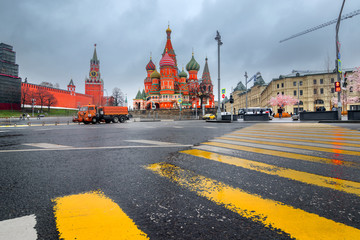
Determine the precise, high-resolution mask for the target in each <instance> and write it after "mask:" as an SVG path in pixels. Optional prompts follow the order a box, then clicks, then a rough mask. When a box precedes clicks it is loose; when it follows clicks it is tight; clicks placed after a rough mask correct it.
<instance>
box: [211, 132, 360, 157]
mask: <svg viewBox="0 0 360 240" xmlns="http://www.w3.org/2000/svg"><path fill="white" fill-rule="evenodd" d="M217 139H224V140H231V141H235V142H250V143H258V144H266V145H273V146H280V147H289V148H299V149H306V150H312V151H320V152H328V153H337V154H347V155H354V156H360V152H357V151H349V150H343V149H338V148H331V147H330V148H324V147H313V146H305V145H296V144H290V143H277V142H269V141H258V140H250V139H239V138H230V137H219V138H217Z"/></svg>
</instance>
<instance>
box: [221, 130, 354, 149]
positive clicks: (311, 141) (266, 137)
mask: <svg viewBox="0 0 360 240" xmlns="http://www.w3.org/2000/svg"><path fill="white" fill-rule="evenodd" d="M227 135H228V136H241V137H251V138H264V139H274V140H286V141H296V142H308V143H322V144H332V145H335V146H349V147H360V144H355V143H345V142H340V141H317V140H310V139H299V138H285V137H268V136H255V135H246V134H238V133H236V134H227ZM227 135H225V136H227Z"/></svg>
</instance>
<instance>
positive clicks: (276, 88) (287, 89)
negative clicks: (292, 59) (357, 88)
mask: <svg viewBox="0 0 360 240" xmlns="http://www.w3.org/2000/svg"><path fill="white" fill-rule="evenodd" d="M350 72H352V69H351V70H350V69H349V73H350ZM349 73H348V74H349ZM335 81H337V74H336V73H333V72H330V73H329V72H325V71H323V72H310V71H307V72H296V71H293V73H291V74H289V75H280V76H279V78H275V79H273V80H272V81H271V82H270V83H268V84H265V82H264V80H263V79H262V78H261V76H260V75H259V76H258V77H257V79H256V81H255V83H254V85H253V86H252V87H251V88H250V89H248V90H247V101H248V107H272V106H270V104H269V101H270V98H271V97H276V96H277V95H278V94H283V95H290V96H293V97H295V98H298V99H299V109H300V111H303V110H306V111H316V109H319V108H320V109H324V108H325V109H326V110H327V111H329V110H331V108H332V107H333V105H332V103H331V99H332V98H334V97H336V98H337V93H336V92H335V90H334V82H335ZM342 91H343V93H346V94H347V95H348V96H350V97H355V96H360V92H351V91H350V90H347V91H345V90H342ZM233 98H234V104H233V108H234V111H235V113H238V111H239V109H241V108H245V107H246V89H245V86H244V84H242V83H241V82H239V83H238V85H237V86H236V88H235V89H234V92H233ZM343 105H344V104H343ZM272 108H273V110H274V112H277V109H274V108H276V107H272ZM225 109H226V111H228V112H230V111H231V104H230V102H229V101H227V102H226V103H225ZM344 109H347V110H360V103H355V104H348V105H347V106H346V105H344ZM297 111H298V105H297V104H296V105H294V106H285V112H288V113H297Z"/></svg>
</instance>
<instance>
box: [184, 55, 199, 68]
mask: <svg viewBox="0 0 360 240" xmlns="http://www.w3.org/2000/svg"><path fill="white" fill-rule="evenodd" d="M199 69H200V65H199V64H198V63H197V62H196V60H195V58H194V53H193V54H192V57H191V60H190V62H189V63H188V64H186V70H187V71H188V72H189V71H192V70H196V71H199Z"/></svg>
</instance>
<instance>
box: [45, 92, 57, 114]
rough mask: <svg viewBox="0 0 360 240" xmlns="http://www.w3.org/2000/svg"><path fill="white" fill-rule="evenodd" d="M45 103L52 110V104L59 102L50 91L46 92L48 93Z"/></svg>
mask: <svg viewBox="0 0 360 240" xmlns="http://www.w3.org/2000/svg"><path fill="white" fill-rule="evenodd" d="M45 103H46V105H47V107H48V111H49V112H50V106H52V105H54V104H56V103H57V99H56V98H55V97H54V95H53V94H51V93H49V92H48V93H46V95H45Z"/></svg>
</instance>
